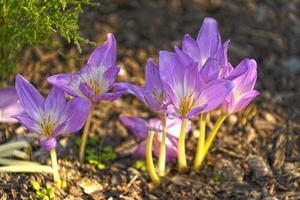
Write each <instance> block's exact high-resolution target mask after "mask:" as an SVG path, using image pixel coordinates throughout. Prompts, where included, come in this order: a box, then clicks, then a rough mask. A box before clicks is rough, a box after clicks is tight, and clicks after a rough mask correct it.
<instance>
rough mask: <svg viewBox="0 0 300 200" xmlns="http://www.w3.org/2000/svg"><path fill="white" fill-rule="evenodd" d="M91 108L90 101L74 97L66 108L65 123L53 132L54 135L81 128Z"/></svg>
mask: <svg viewBox="0 0 300 200" xmlns="http://www.w3.org/2000/svg"><path fill="white" fill-rule="evenodd" d="M89 109H90V102H89V101H88V100H86V99H82V98H74V99H72V100H70V101H69V102H68V103H67V105H66V108H65V110H64V116H62V117H63V119H64V120H62V121H63V122H62V123H63V125H61V124H59V125H58V127H56V130H54V132H53V133H52V137H56V136H57V135H59V134H67V133H73V132H76V131H78V130H80V129H81V128H82V127H83V125H84V123H85V121H86V118H87V116H88V113H89Z"/></svg>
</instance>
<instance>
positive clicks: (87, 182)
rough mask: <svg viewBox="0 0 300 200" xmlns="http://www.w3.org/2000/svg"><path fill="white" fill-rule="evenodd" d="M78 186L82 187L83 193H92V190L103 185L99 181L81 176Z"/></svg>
mask: <svg viewBox="0 0 300 200" xmlns="http://www.w3.org/2000/svg"><path fill="white" fill-rule="evenodd" d="M79 186H80V187H81V188H82V189H83V191H84V193H86V194H92V193H94V192H98V191H101V190H103V186H102V185H101V184H100V183H98V182H97V181H96V180H94V179H90V178H83V179H82V180H81V181H80V182H79Z"/></svg>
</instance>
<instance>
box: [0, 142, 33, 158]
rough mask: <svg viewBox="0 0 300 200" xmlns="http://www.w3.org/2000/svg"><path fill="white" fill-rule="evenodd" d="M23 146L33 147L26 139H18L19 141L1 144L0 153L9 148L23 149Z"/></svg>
mask: <svg viewBox="0 0 300 200" xmlns="http://www.w3.org/2000/svg"><path fill="white" fill-rule="evenodd" d="M21 148H31V146H30V144H29V143H28V142H26V141H18V142H12V143H8V144H3V145H0V155H1V153H2V152H5V151H7V150H12V149H21Z"/></svg>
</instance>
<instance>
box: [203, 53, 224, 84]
mask: <svg viewBox="0 0 300 200" xmlns="http://www.w3.org/2000/svg"><path fill="white" fill-rule="evenodd" d="M220 70H221V66H220V65H219V64H218V60H217V59H214V58H208V59H207V61H206V62H205V64H204V65H203V67H202V68H201V69H200V74H201V76H202V78H203V80H204V81H205V82H206V83H208V82H210V81H213V80H217V79H218V78H219V73H220Z"/></svg>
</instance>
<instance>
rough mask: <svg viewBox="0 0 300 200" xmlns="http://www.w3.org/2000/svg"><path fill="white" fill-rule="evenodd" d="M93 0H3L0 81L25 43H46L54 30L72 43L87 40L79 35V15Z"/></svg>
mask: <svg viewBox="0 0 300 200" xmlns="http://www.w3.org/2000/svg"><path fill="white" fill-rule="evenodd" d="M86 4H91V3H90V0H59V1H57V0H18V1H16V0H1V1H0V82H2V81H3V80H4V79H5V78H6V77H7V76H8V75H9V74H10V73H12V72H13V69H14V66H15V63H16V62H17V59H18V55H19V53H20V51H21V50H22V48H24V47H25V46H32V45H35V44H47V43H49V41H50V36H51V35H52V34H53V33H59V34H60V35H61V36H62V37H63V38H65V39H66V40H67V41H68V42H69V43H70V42H74V43H75V44H76V45H77V46H78V47H79V43H81V42H86V40H84V39H83V38H81V37H79V36H78V34H77V32H78V28H79V27H78V16H79V14H80V13H81V12H82V7H83V5H86Z"/></svg>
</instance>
